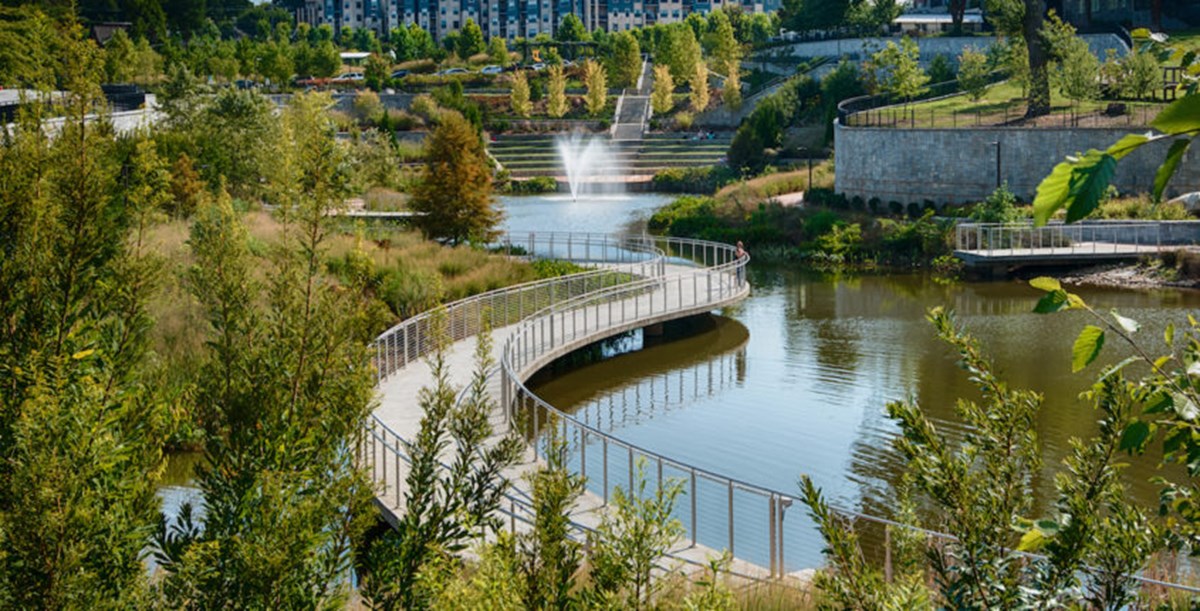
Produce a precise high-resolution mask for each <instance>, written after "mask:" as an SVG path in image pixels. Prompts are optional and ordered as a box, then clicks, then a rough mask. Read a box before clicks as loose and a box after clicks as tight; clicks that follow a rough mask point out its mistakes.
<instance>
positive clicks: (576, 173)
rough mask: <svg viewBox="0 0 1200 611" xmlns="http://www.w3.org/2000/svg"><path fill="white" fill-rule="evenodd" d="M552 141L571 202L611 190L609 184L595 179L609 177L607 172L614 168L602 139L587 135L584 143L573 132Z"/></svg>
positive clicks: (580, 137)
mask: <svg viewBox="0 0 1200 611" xmlns="http://www.w3.org/2000/svg"><path fill="white" fill-rule="evenodd" d="M555 142H556V144H557V146H558V158H559V160H560V161H561V162H562V165H563V170H564V171H565V172H566V175H567V184H568V185H569V186H570V188H571V199H572V200H578V199H579V195H580V194H581V193H585V192H591V193H594V192H596V191H597V190H603V191H611V189H612V185H611V184H602V183H600V182H599V180H598V178H600V177H602V176H607V175H609V174H608V172H607V171H611V170H612V169H613V167H614V162H615V161H616V157H615V155H614V154H613V153H612V151H611V150H609V147H608V142H607V141H606V139H605V138H603V137H600V136H590V137H588V138H587V140H586V142H585V141H584V135H583V134H581V133H579V132H574V133H572V134H570V135H564V136H559V137H558V138H556V139H555Z"/></svg>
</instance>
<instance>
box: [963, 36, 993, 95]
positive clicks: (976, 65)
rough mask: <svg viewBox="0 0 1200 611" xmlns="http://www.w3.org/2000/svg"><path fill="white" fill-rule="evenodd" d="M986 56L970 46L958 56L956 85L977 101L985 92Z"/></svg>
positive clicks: (987, 70)
mask: <svg viewBox="0 0 1200 611" xmlns="http://www.w3.org/2000/svg"><path fill="white" fill-rule="evenodd" d="M988 72H989V69H988V61H987V56H986V55H984V54H983V53H980V52H979V51H976V50H975V49H973V48H971V47H967V48H966V49H963V51H962V53H961V54H959V56H958V86H959V88H960V89H962V90H963V91H965V92H967V95H969V96H971V99H972V100H976V101H978V100H979V99H981V98H983V95H984V94H985V93H987V87H988V82H987V75H988Z"/></svg>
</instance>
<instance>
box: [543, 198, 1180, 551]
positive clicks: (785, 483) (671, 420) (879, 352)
mask: <svg viewBox="0 0 1200 611" xmlns="http://www.w3.org/2000/svg"><path fill="white" fill-rule="evenodd" d="M539 221H541V222H545V219H544V218H539ZM751 254H753V251H752V250H751ZM749 278H750V281H751V286H752V287H753V289H752V295H751V296H750V298H748V299H747V300H746V301H744V302H743V303H741V304H738V305H737V306H735V307H732V308H728V309H726V310H725V311H723V312H721V316H720V317H717V318H716V320H715V322H714V323H713V324H712V325H710V326H709V327H707V328H703V329H700V330H696V331H693V332H691V333H688V334H685V335H684V336H683V337H682V338H680V339H676V340H674V341H654V342H645V341H644V340H643V338H642V337H641V336H640V334H634V335H633V336H632V337H629V338H626V339H625V340H624V341H623V342H620V343H618V344H615V346H617V349H615V350H610V351H607V353H608V354H611V355H612V356H610V357H608V358H605V359H602V360H599V361H598V362H591V363H590V364H586V365H580V366H574V367H559V368H558V370H557V371H555V375H552V376H551V375H541V376H539V377H538V378H537V379H536V380H535V381H534V384H532V385H531V388H533V389H534V390H535V391H536V392H537V393H538V394H540V395H541V396H542V397H543V398H544V399H546V400H548V401H550V402H551V403H552V404H554V405H556V406H558V407H560V408H566V409H573V410H576V411H577V415H578V416H579V417H580V418H581V419H585V420H586V421H588V422H589V423H592V424H594V425H598V426H600V427H601V428H604V429H607V430H609V431H612V432H614V434H615V435H616V436H617V437H619V438H621V439H622V440H625V441H628V442H631V443H633V444H635V445H637V446H640V447H644V448H648V449H651V450H653V451H655V452H658V453H661V454H664V455H666V456H669V457H672V458H674V459H677V460H680V461H682V462H684V463H689V464H692V465H695V466H697V467H701V468H704V469H709V470H712V471H714V472H717V473H720V474H722V475H725V476H729V477H732V478H736V479H739V480H742V481H745V482H748V483H751V484H755V485H761V486H765V487H770V488H772V489H775V490H778V491H781V492H785V493H789V494H798V492H799V488H798V485H797V478H798V477H799V475H800V474H802V473H804V474H808V475H810V476H811V477H812V478H813V479H814V481H815V482H816V483H817V484H818V485H819V486H821V487H822V488H824V490H825V492H826V494H827V496H828V497H829V498H830V499H831V500H832V501H834V502H835V503H836V504H837V505H839V506H841V507H845V508H849V509H854V510H858V511H862V512H864V513H868V514H873V515H886V514H887V508H888V507H889V506H890V494H891V492H892V488H893V485H894V484H895V483H896V482H897V481H898V480H899V477H900V473H901V472H902V470H903V468H904V461H903V460H902V459H901V457H900V456H899V455H898V454H897V453H896V452H895V450H894V449H893V448H892V443H891V442H892V440H893V439H894V438H895V436H896V434H897V428H896V426H895V425H894V424H893V423H892V422H891V421H890V420H889V419H888V418H887V416H886V414H885V406H886V405H887V404H888V403H889V402H891V401H897V400H904V399H910V398H911V399H913V400H916V401H917V402H919V403H920V404H921V405H922V407H924V408H925V410H926V412H927V413H928V414H929V415H930V417H931V419H932V420H933V422H934V423H935V425H936V426H937V427H938V429H939V430H941V431H943V432H946V433H947V434H950V435H952V436H961V435H962V433H963V432H964V425H963V424H962V422H961V421H960V420H959V419H958V418H957V416H956V415H955V413H954V403H955V401H956V400H957V399H958V398H960V397H965V398H976V397H978V393H977V391H975V389H974V388H973V387H972V385H971V384H970V383H969V382H968V380H967V379H966V376H965V374H964V372H963V371H962V370H961V369H960V368H959V367H958V366H957V364H956V360H957V359H956V356H955V354H953V353H952V351H951V350H950V349H949V347H948V346H947V345H945V344H943V343H942V342H940V341H939V340H938V339H937V338H936V337H935V336H934V331H933V327H932V326H931V325H930V324H929V323H928V321H926V320H925V315H926V313H927V311H928V309H929V308H931V307H934V306H945V307H947V308H949V309H952V310H954V311H955V312H956V313H957V315H958V319H959V321H960V323H961V324H963V325H964V326H966V327H967V329H968V330H969V331H970V332H971V333H972V334H974V335H975V336H977V337H978V338H979V339H980V340H981V342H982V343H983V345H984V347H985V350H986V352H987V353H988V354H990V355H992V357H993V358H994V360H995V364H996V367H997V370H998V371H999V372H1000V373H1001V375H1002V376H1003V378H1004V379H1005V380H1007V381H1008V382H1009V383H1010V384H1011V385H1012V386H1014V387H1019V388H1029V389H1032V390H1035V391H1038V392H1040V393H1042V394H1043V395H1044V397H1045V404H1044V407H1043V409H1042V411H1041V413H1040V415H1039V417H1038V421H1037V430H1036V432H1037V434H1038V438H1039V442H1040V444H1041V446H1042V456H1043V464H1044V476H1043V477H1041V478H1039V480H1038V481H1037V482H1036V483H1035V486H1036V489H1037V495H1036V496H1037V502H1038V505H1039V507H1040V508H1044V507H1045V506H1046V503H1047V501H1048V500H1049V499H1050V498H1051V496H1052V494H1053V479H1052V477H1051V476H1050V475H1051V474H1052V473H1053V472H1055V471H1056V470H1058V469H1059V468H1060V466H1061V461H1062V459H1063V458H1064V457H1065V456H1066V455H1067V453H1068V452H1069V451H1070V446H1069V441H1070V439H1071V438H1072V437H1073V436H1087V435H1091V434H1092V433H1093V432H1094V430H1095V413H1094V411H1093V410H1092V408H1091V406H1090V405H1088V404H1086V403H1085V402H1083V401H1081V400H1080V399H1079V393H1080V392H1082V391H1084V390H1086V389H1088V388H1089V387H1090V384H1091V382H1092V380H1093V379H1094V378H1095V376H1096V375H1097V373H1098V372H1099V371H1100V370H1101V369H1102V368H1103V366H1104V364H1107V363H1113V362H1116V361H1118V360H1120V359H1122V358H1124V357H1125V356H1127V355H1128V350H1127V349H1126V348H1125V347H1124V346H1122V345H1120V344H1119V343H1118V342H1116V341H1113V342H1110V343H1109V345H1108V346H1107V347H1106V348H1105V352H1104V354H1103V355H1102V357H1101V359H1099V360H1098V362H1097V363H1094V364H1092V365H1091V366H1090V367H1089V368H1088V369H1086V370H1085V371H1083V372H1081V373H1079V374H1073V373H1072V372H1071V367H1070V354H1071V346H1072V343H1073V341H1074V338H1075V335H1076V334H1077V333H1078V332H1079V330H1080V329H1081V328H1082V327H1083V325H1084V324H1086V323H1087V319H1086V316H1087V315H1086V314H1085V313H1081V312H1077V313H1065V314H1058V315H1053V316H1043V315H1037V314H1033V313H1031V310H1032V308H1033V305H1034V303H1035V302H1036V301H1037V298H1038V296H1039V295H1038V292H1037V291H1036V290H1034V289H1032V288H1030V287H1029V286H1028V285H1027V284H1026V283H1024V282H1020V281H994V282H958V283H951V284H945V283H939V282H936V281H935V280H933V279H932V278H930V277H928V276H925V275H919V274H916V275H915V274H901V275H873V276H829V275H821V274H816V273H811V272H809V271H806V270H805V269H803V266H800V265H795V266H786V267H768V266H763V265H755V264H752V265H751V270H750V275H749ZM1076 292H1078V293H1080V294H1081V295H1082V296H1083V297H1084V298H1085V299H1086V300H1087V301H1088V302H1089V303H1092V304H1093V305H1094V306H1096V307H1097V308H1098V309H1099V310H1101V311H1107V310H1108V309H1110V308H1115V309H1117V310H1119V311H1120V312H1121V313H1122V314H1123V315H1125V316H1128V317H1131V318H1134V319H1136V320H1138V321H1140V322H1141V323H1142V324H1143V326H1144V331H1142V332H1141V333H1139V336H1140V337H1139V339H1140V340H1141V341H1142V342H1144V344H1143V345H1144V346H1145V347H1146V348H1147V349H1148V350H1150V351H1151V352H1152V353H1154V352H1155V351H1158V350H1162V349H1164V346H1163V345H1162V339H1161V335H1162V334H1161V331H1162V329H1163V328H1164V327H1165V325H1166V324H1167V323H1168V322H1175V323H1176V324H1177V325H1178V324H1180V323H1181V322H1182V323H1184V324H1186V322H1185V320H1186V314H1187V312H1188V311H1192V310H1195V309H1196V308H1197V307H1200V292H1197V291H1186V290H1175V289H1164V290H1153V291H1132V290H1116V289H1078V290H1076ZM588 452H589V468H590V469H594V468H595V467H596V466H597V465H599V463H594V464H593V462H592V461H593V460H594V456H595V455H594V454H593V452H592V448H591V447H589V449H588ZM596 454H598V453H596ZM613 464H614V466H615V470H616V472H617V473H621V474H622V475H621V478H620V479H618V483H622V482H624V481H625V480H624V477H625V476H624V473H625V467H624V466H621V465H619V464H617V463H613ZM621 464H623V463H621ZM591 472H592V473H596V472H598V471H591ZM1154 472H1155V469H1154V458H1153V457H1150V458H1149V459H1147V460H1137V461H1133V464H1132V466H1131V468H1130V469H1129V471H1128V478H1127V479H1128V481H1129V482H1130V484H1131V486H1132V487H1133V495H1134V497H1135V498H1136V499H1137V500H1138V501H1139V502H1141V503H1143V504H1146V505H1149V506H1154V505H1155V503H1156V502H1157V494H1156V489H1155V487H1154V486H1152V485H1151V484H1150V483H1149V482H1148V478H1149V477H1150V476H1151V475H1152V474H1154ZM593 484H594V483H593ZM720 494H721V491H719V490H714V491H710V492H708V493H705V491H703V490H701V491H700V493H699V494H698V496H699V497H700V501H701V502H702V503H706V502H707V503H709V504H717V505H719V506H720V507H723V506H724V505H723V503H724V501H722V500H720V499H717V498H706V496H707V497H715V496H719V495H720ZM681 504H682V505H684V506H685V508H686V505H687V502H686V501H684V502H682V503H681ZM760 504H762V505H763V506H764V507H765V501H764V502H763V503H760ZM737 505H738V507H737V510H738V512H742V513H740V515H750V514H746V513H744V512H745V511H749V512H752V515H753V517H755V518H760V519H759V520H757V521H759V522H761V524H756V523H755V522H756V520H747V522H746V527H745V528H744V529H743V530H745V531H746V532H744V533H740V534H738V535H737V538H736V543H737V546H736V551H737V552H738V555H739V556H741V557H747V558H748V559H751V560H755V559H757V560H759V561H761V562H762V563H766V561H767V550H765V549H761V545H760V543H759V542H760V541H765V539H766V538H765V537H764V536H757V537H756V536H754V534H755V531H756V530H762V529H765V528H766V526H765V524H766V518H765V511H764V510H762V509H761V508H759V507H758V505H757V504H755V502H754V501H752V500H750V499H746V500H742V499H739V500H738V503H737ZM718 512H719V511H718ZM682 513H686V511H684V512H681V514H682ZM760 514H761V515H760ZM804 514H805V510H804V508H803V507H799V506H796V507H794V508H793V509H791V510H790V511H789V512H788V513H787V521H788V522H789V525H788V527H787V530H786V533H787V542H786V543H787V545H786V549H787V564H788V568H789V569H791V570H794V569H797V568H803V567H810V566H816V565H819V564H820V563H821V558H820V549H821V546H820V543H819V539H817V537H816V534H815V533H814V532H812V528H811V522H809V521H808V520H807V517H806V516H805V515H804ZM722 515H723V514H722ZM681 517H683V515H681ZM684 522H685V525H686V523H687V520H686V519H685V520H684ZM738 526H739V527H741V526H742V521H741V520H738ZM928 526H930V527H932V528H935V529H936V528H937V525H936V524H929V525H928ZM724 529H725V525H724V522H721V521H719V520H717V521H710V523H708V524H705V523H704V521H703V520H702V521H701V524H700V525H699V528H698V531H699V533H700V536H701V539H702V540H705V539H707V540H708V541H709V542H710V545H712V546H713V547H717V548H720V547H724V542H725V541H727V540H728V539H727V533H726V532H725V530H724Z"/></svg>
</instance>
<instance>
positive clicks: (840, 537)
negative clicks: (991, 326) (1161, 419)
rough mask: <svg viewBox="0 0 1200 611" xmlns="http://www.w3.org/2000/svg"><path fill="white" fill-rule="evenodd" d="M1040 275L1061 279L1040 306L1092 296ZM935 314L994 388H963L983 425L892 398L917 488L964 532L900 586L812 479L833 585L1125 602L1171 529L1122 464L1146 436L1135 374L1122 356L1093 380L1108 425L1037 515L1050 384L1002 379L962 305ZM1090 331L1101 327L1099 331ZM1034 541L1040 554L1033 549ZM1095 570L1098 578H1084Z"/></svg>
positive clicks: (1012, 602) (1041, 604)
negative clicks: (1128, 480)
mask: <svg viewBox="0 0 1200 611" xmlns="http://www.w3.org/2000/svg"><path fill="white" fill-rule="evenodd" d="M1032 284H1034V285H1035V286H1038V287H1040V288H1043V289H1044V290H1047V291H1049V293H1048V295H1047V297H1046V298H1044V299H1043V303H1039V305H1038V309H1037V311H1052V310H1053V309H1054V308H1055V307H1057V306H1054V305H1051V306H1046V305H1045V302H1049V303H1051V304H1061V305H1062V306H1064V307H1076V306H1066V304H1067V303H1068V302H1069V303H1071V304H1082V300H1080V299H1079V298H1078V297H1076V296H1071V295H1068V294H1066V293H1065V292H1064V291H1062V290H1061V287H1059V286H1058V283H1057V282H1056V281H1054V280H1051V279H1049V278H1041V279H1038V280H1035V281H1034V282H1033V283H1032ZM1060 300H1061V301H1060ZM929 318H930V320H931V322H932V323H933V324H934V326H935V328H936V329H937V332H938V335H939V337H941V338H942V339H943V340H944V341H946V342H947V343H948V344H950V345H951V346H953V347H954V349H955V350H956V352H957V353H958V356H959V357H960V363H961V366H962V367H963V368H964V369H965V370H966V371H967V372H968V373H969V375H970V376H971V380H972V383H973V384H974V385H975V386H977V387H978V388H979V389H980V391H981V396H982V401H983V402H982V403H977V402H975V401H968V400H961V401H959V403H958V404H957V407H956V411H957V413H958V415H959V417H960V418H962V419H963V420H964V421H965V423H966V424H967V425H968V426H970V427H971V430H972V433H971V435H969V436H967V437H966V438H965V439H962V440H958V439H953V440H952V439H949V438H947V437H946V436H944V435H943V434H941V433H939V432H938V431H937V429H936V428H935V427H934V424H933V423H932V421H931V420H930V419H929V418H928V417H927V416H926V415H925V413H924V411H923V410H922V408H921V407H920V406H919V405H917V404H916V403H913V402H910V401H906V402H895V403H891V404H889V405H888V408H887V409H888V415H889V417H891V418H892V419H894V420H896V422H897V423H898V424H899V427H900V430H901V432H902V435H901V436H900V437H898V438H897V440H896V442H895V443H896V447H897V449H898V450H899V451H900V452H901V453H902V454H903V455H904V457H905V458H906V459H907V461H908V464H909V469H910V471H909V474H910V475H909V477H911V485H912V488H913V489H914V490H915V491H917V492H920V493H922V494H923V495H925V496H926V497H927V498H928V499H929V500H930V501H931V502H932V503H933V505H934V506H935V507H937V508H938V514H939V517H940V518H941V522H940V523H941V524H944V526H943V528H945V529H946V531H947V533H948V534H949V535H951V537H949V538H946V539H944V540H942V541H940V542H939V543H938V544H937V545H936V546H930V547H929V549H927V550H926V554H927V557H928V558H930V559H931V562H930V563H929V570H930V571H931V572H932V573H933V577H932V579H928V578H927V577H926V576H925V575H924V571H923V570H919V571H918V574H917V575H916V580H915V583H914V582H911V581H910V582H909V583H910V584H911V585H910V586H908V588H906V589H907V591H905V590H904V589H902V590H900V591H899V592H894V591H890V590H893V589H894V588H893V587H888V586H884V585H882V583H881V580H880V579H879V577H880V576H879V575H878V574H877V573H875V572H874V571H873V570H872V569H869V568H868V567H867V566H866V565H865V563H863V562H861V559H860V557H859V556H858V555H859V554H860V553H861V551H860V550H858V549H857V541H856V537H855V535H854V534H853V532H851V531H850V530H849V529H848V528H847V527H846V526H845V522H844V521H843V520H842V519H840V518H839V517H837V516H836V515H835V514H834V513H833V512H832V511H830V509H829V507H828V506H827V505H826V504H825V503H824V502H823V501H822V500H821V499H820V498H819V493H817V492H816V491H815V487H813V486H812V483H811V482H810V481H808V480H807V479H805V480H804V487H805V491H804V497H805V499H804V500H805V503H806V504H807V505H809V508H810V511H811V512H812V513H813V515H814V517H815V518H816V519H817V521H818V524H819V525H820V527H821V530H822V534H823V535H824V536H825V538H826V542H827V544H828V547H827V550H828V552H829V553H830V555H831V559H832V560H833V561H834V564H835V565H836V566H837V567H838V569H839V572H838V574H837V575H835V576H832V577H827V578H823V582H824V583H825V584H826V585H829V584H831V583H832V585H834V586H835V587H834V588H833V589H832V591H833V592H835V593H836V594H837V597H838V598H839V599H842V600H848V601H854V600H856V601H863V602H865V601H869V600H877V599H878V597H879V595H880V593H881V592H887V593H888V594H890V595H892V596H899V597H902V598H904V599H911V597H912V596H913V595H914V594H917V595H918V596H919V595H920V594H921V591H920V588H921V587H922V586H921V584H923V583H926V582H931V583H935V584H937V590H936V595H937V596H938V598H939V599H940V600H936V601H933V602H934V604H932V605H930V604H928V603H926V604H922V605H915V606H922V607H925V606H935V607H944V606H946V607H955V608H1016V607H1022V608H1042V609H1044V608H1063V607H1088V608H1102V609H1118V608H1122V607H1124V606H1125V605H1127V604H1129V602H1130V601H1131V600H1133V597H1134V596H1136V587H1137V584H1136V582H1135V581H1134V580H1132V579H1129V578H1128V577H1127V576H1128V575H1132V574H1137V573H1138V572H1140V571H1141V570H1143V569H1144V567H1145V566H1146V562H1147V559H1148V557H1149V554H1150V553H1151V552H1152V551H1153V550H1154V549H1155V548H1156V547H1157V545H1158V543H1157V541H1158V540H1160V537H1161V535H1159V534H1158V533H1156V529H1155V527H1154V526H1153V525H1152V524H1150V522H1149V520H1148V517H1147V516H1146V515H1145V514H1144V513H1143V512H1142V511H1140V510H1139V509H1137V508H1134V507H1130V506H1129V505H1128V504H1127V502H1126V500H1125V499H1126V498H1127V495H1128V490H1127V487H1126V485H1125V484H1124V483H1123V482H1122V480H1121V476H1120V471H1121V465H1120V463H1119V460H1118V458H1119V452H1120V451H1122V450H1124V449H1128V448H1131V447H1133V446H1136V443H1137V438H1136V437H1134V443H1133V444H1131V443H1130V441H1131V439H1130V436H1129V435H1128V434H1127V433H1126V432H1125V431H1126V430H1127V429H1125V426H1126V423H1129V422H1130V417H1131V413H1132V409H1133V407H1134V404H1135V401H1134V400H1131V399H1132V397H1131V389H1132V388H1134V386H1133V385H1130V384H1128V383H1127V382H1126V381H1125V380H1124V379H1122V376H1121V374H1120V370H1119V369H1120V368H1119V367H1118V368H1116V370H1110V371H1108V372H1107V373H1106V374H1105V375H1103V376H1102V377H1101V378H1100V379H1099V380H1098V381H1097V383H1096V384H1095V385H1094V386H1093V387H1092V389H1091V391H1090V392H1089V393H1087V395H1088V397H1089V398H1090V399H1091V400H1092V402H1093V404H1094V406H1095V408H1096V410H1097V411H1098V412H1099V413H1100V415H1101V416H1100V421H1099V425H1100V426H1099V427H1098V428H1099V432H1098V434H1097V435H1096V436H1095V437H1093V438H1092V439H1090V440H1080V439H1074V440H1072V443H1071V452H1070V454H1069V455H1068V456H1067V458H1066V459H1064V461H1063V469H1062V470H1061V471H1060V472H1059V473H1057V474H1056V475H1055V478H1054V482H1055V489H1056V492H1057V497H1056V499H1055V501H1054V504H1053V507H1052V509H1051V510H1050V512H1049V515H1048V516H1047V517H1044V518H1042V519H1038V520H1036V521H1035V520H1034V519H1032V517H1030V515H1029V513H1030V511H1031V510H1032V506H1031V499H1032V494H1031V492H1032V487H1033V486H1034V482H1035V478H1036V477H1037V475H1038V473H1039V470H1040V468H1041V465H1040V450H1039V448H1038V446H1037V437H1036V435H1035V434H1034V433H1033V432H1032V431H1033V424H1034V422H1035V420H1036V418H1037V417H1038V414H1039V412H1040V410H1041V407H1042V405H1041V403H1042V401H1041V396H1040V395H1038V394H1036V393H1033V392H1030V391H1026V390H1017V389H1012V388H1010V387H1008V385H1006V384H1005V383H1004V382H1003V381H1002V380H1000V379H998V378H997V377H996V375H995V374H994V372H993V369H992V365H991V363H990V362H989V361H988V359H987V358H986V357H984V356H983V354H982V351H981V348H980V346H979V344H978V342H977V341H976V340H975V339H974V338H972V337H971V336H970V335H968V334H966V333H965V332H964V331H962V330H961V329H959V328H958V327H957V325H956V323H955V321H954V318H953V316H952V315H950V314H948V313H946V312H945V311H943V310H942V309H941V308H935V309H933V310H931V312H930V314H929ZM1118 322H1119V319H1118ZM1129 322H1130V323H1131V324H1135V323H1132V321H1129ZM1114 328H1115V325H1114ZM1096 330H1099V329H1098V328H1096ZM1081 337H1086V338H1091V339H1093V340H1095V337H1096V336H1095V335H1094V332H1091V331H1089V332H1087V333H1085V335H1083V336H1081ZM1085 348H1086V346H1085ZM1097 348H1098V345H1097ZM1081 353H1088V354H1090V355H1091V357H1092V358H1094V356H1095V351H1093V350H1086V349H1085V350H1083V351H1080V350H1079V349H1078V348H1077V350H1076V354H1077V355H1078V354H1081ZM1076 360H1077V361H1078V357H1076ZM1077 365H1078V363H1077ZM1076 368H1077V369H1078V368H1079V367H1076ZM1142 439H1143V440H1144V437H1142ZM909 516H910V518H911V512H909ZM902 519H903V518H902ZM904 521H905V522H908V523H909V524H910V525H911V526H917V525H916V524H912V523H911V521H909V520H908V519H904ZM904 530H906V529H894V530H893V533H896V532H897V531H899V532H903V531H904ZM1018 535H1019V537H1018ZM893 536H895V534H894V535H893ZM906 537H908V538H910V540H911V539H912V538H914V537H915V538H916V540H917V541H920V540H921V539H923V538H924V535H922V534H919V533H917V532H911V531H910V532H908V533H907V534H906ZM918 545H921V544H918ZM1029 552H1034V553H1039V554H1040V555H1039V556H1028V555H1023V554H1025V553H1029ZM904 555H905V556H911V554H908V553H906V554H904ZM855 558H859V559H858V560H856V559H855ZM1084 574H1087V575H1088V576H1089V578H1088V579H1081V576H1082V575H1084ZM913 587H915V588H916V589H917V592H913V591H912V588H913ZM858 604H862V603H858ZM868 606H869V605H868ZM881 606H884V607H899V608H910V607H912V606H914V605H912V604H898V605H893V604H886V605H881Z"/></svg>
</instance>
